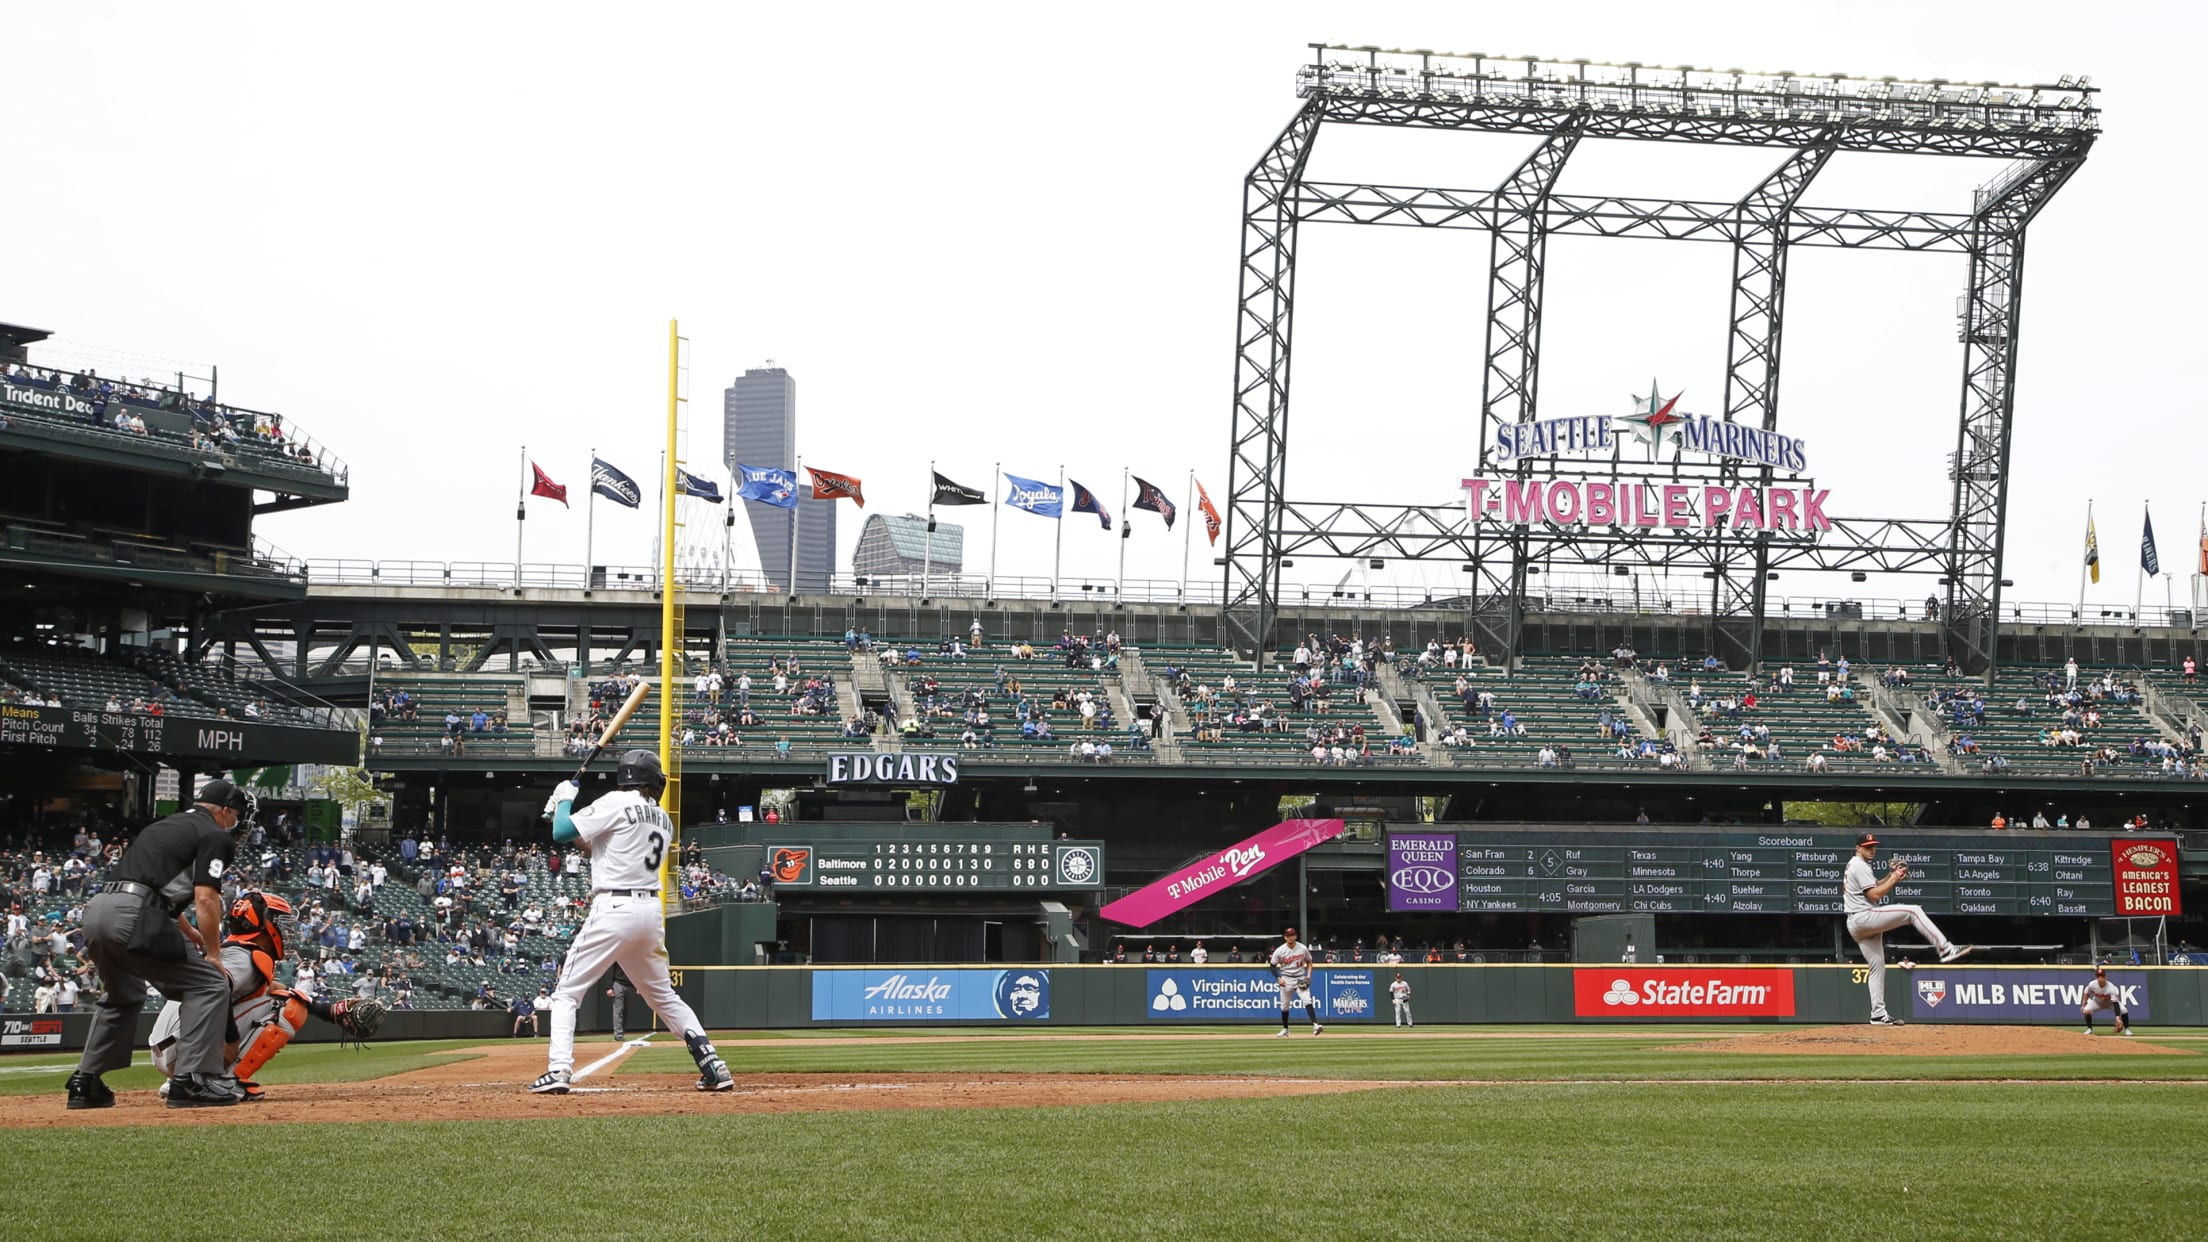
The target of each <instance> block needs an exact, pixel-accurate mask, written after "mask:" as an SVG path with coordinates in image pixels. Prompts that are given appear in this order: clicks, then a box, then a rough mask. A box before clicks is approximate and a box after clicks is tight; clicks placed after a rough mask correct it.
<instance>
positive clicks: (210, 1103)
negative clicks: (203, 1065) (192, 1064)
mask: <svg viewBox="0 0 2208 1242" xmlns="http://www.w3.org/2000/svg"><path fill="white" fill-rule="evenodd" d="M244 1099H245V1097H244V1096H242V1095H240V1094H239V1093H238V1092H237V1091H236V1089H234V1088H233V1087H231V1086H230V1084H228V1083H226V1082H224V1081H223V1080H222V1079H220V1078H217V1077H216V1076H214V1075H212V1074H178V1075H177V1076H176V1077H174V1078H171V1079H169V1107H170V1108H228V1107H230V1106H231V1105H233V1104H238V1103H241V1102H243V1101H244Z"/></svg>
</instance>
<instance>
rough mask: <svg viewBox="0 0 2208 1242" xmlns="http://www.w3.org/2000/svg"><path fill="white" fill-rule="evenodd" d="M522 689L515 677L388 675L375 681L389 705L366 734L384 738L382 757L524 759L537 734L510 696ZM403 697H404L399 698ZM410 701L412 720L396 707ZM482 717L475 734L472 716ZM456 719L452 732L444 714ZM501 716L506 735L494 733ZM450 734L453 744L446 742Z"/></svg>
mask: <svg viewBox="0 0 2208 1242" xmlns="http://www.w3.org/2000/svg"><path fill="white" fill-rule="evenodd" d="M521 689H522V681H521V679H520V678H518V677H484V676H477V675H472V674H471V675H468V676H464V677H437V676H428V675H420V676H386V677H383V678H380V679H378V681H377V682H376V690H377V696H378V698H379V700H382V701H383V702H384V703H387V704H390V705H391V706H388V707H385V708H384V709H383V714H382V716H381V718H380V719H377V720H376V721H374V722H373V723H372V724H371V725H370V726H369V728H370V736H371V737H380V738H382V739H383V742H382V745H381V746H380V747H379V748H378V753H381V754H387V755H390V754H405V753H420V752H434V753H452V752H453V751H455V750H457V751H459V752H460V753H462V754H468V755H528V754H533V753H535V751H536V735H535V731H534V729H533V727H532V725H531V723H530V720H529V717H528V713H527V712H525V711H516V710H515V705H514V698H515V697H516V695H517V692H519V691H520V690H521ZM401 696H404V699H403V700H402V698H401ZM402 701H411V703H412V704H413V708H414V712H413V717H414V718H413V719H411V720H409V719H407V718H406V713H405V712H404V711H403V710H399V709H398V708H397V704H399V703H400V702H402ZM477 712H481V713H483V715H484V717H485V727H484V728H483V729H481V730H477V729H476V728H475V727H474V717H475V714H476V713H477ZM447 715H451V716H455V717H458V718H459V722H460V728H459V731H458V732H452V731H451V730H450V729H449V727H448V725H447V722H446V719H445V718H446V716H447ZM501 715H504V716H505V717H506V721H505V731H504V732H499V731H498V727H497V724H498V718H499V716H501ZM448 735H449V736H450V737H452V738H453V739H455V740H454V742H453V743H451V744H448V743H447V740H446V739H447V737H448Z"/></svg>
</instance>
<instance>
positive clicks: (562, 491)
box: [529, 462, 567, 506]
mask: <svg viewBox="0 0 2208 1242" xmlns="http://www.w3.org/2000/svg"><path fill="white" fill-rule="evenodd" d="M529 469H530V471H531V472H532V473H533V474H535V475H536V476H537V481H536V482H535V483H534V484H532V485H531V486H530V488H529V494H530V495H532V496H549V497H551V498H552V499H554V500H557V501H559V502H560V504H561V505H562V506H565V505H566V504H567V489H566V488H564V487H561V486H560V485H559V484H557V483H554V482H553V481H552V476H551V475H549V474H546V473H545V472H544V467H542V466H540V465H538V464H537V463H535V462H530V463H529Z"/></svg>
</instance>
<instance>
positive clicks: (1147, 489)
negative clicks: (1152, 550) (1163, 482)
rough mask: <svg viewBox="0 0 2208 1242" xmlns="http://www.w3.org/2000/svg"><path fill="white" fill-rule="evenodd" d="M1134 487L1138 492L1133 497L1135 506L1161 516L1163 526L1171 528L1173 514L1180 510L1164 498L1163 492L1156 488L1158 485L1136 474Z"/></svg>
mask: <svg viewBox="0 0 2208 1242" xmlns="http://www.w3.org/2000/svg"><path fill="white" fill-rule="evenodd" d="M1135 489H1136V491H1137V492H1139V493H1140V494H1139V495H1138V496H1137V497H1136V498H1135V507H1136V508H1137V509H1148V510H1149V511H1150V512H1152V513H1155V514H1157V515H1159V516H1160V517H1163V518H1164V519H1165V528H1166V529H1167V530H1171V529H1173V515H1174V514H1176V513H1178V512H1180V510H1179V509H1177V508H1175V507H1174V505H1173V502H1172V501H1170V500H1167V499H1166V498H1165V493H1164V492H1162V491H1160V490H1158V485H1157V484H1155V483H1152V482H1151V481H1149V480H1148V479H1145V478H1143V477H1142V476H1141V475H1139V474H1138V475H1136V476H1135Z"/></svg>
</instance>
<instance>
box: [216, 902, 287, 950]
mask: <svg viewBox="0 0 2208 1242" xmlns="http://www.w3.org/2000/svg"><path fill="white" fill-rule="evenodd" d="M223 931H224V932H226V933H227V934H226V935H225V936H224V940H225V941H231V940H234V941H237V942H238V943H240V944H249V943H251V942H252V941H253V940H254V939H255V938H257V937H258V936H260V935H261V933H263V932H266V933H267V934H268V941H269V951H270V953H271V954H272V955H273V956H274V957H276V958H277V959H278V960H279V961H280V960H282V958H283V956H284V946H285V945H286V944H289V943H290V942H291V939H292V937H293V936H295V935H296V934H297V932H298V922H297V920H296V919H295V918H294V917H293V915H292V909H291V903H290V902H288V901H285V900H284V899H283V898H281V897H278V896H277V895H276V894H274V893H260V892H253V893H243V894H240V895H239V897H238V899H237V900H236V901H234V902H231V903H230V917H228V918H227V919H224V920H223Z"/></svg>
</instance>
